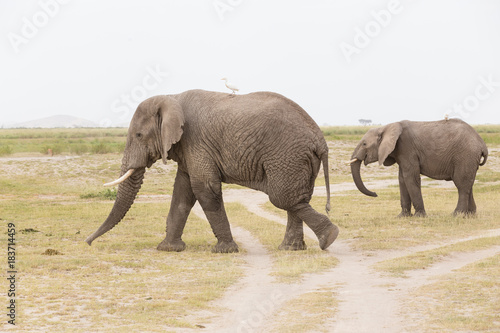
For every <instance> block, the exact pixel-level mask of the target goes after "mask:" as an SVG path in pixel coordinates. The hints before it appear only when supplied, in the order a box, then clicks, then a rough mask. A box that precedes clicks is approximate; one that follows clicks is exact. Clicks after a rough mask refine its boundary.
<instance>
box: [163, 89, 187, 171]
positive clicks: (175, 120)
mask: <svg viewBox="0 0 500 333" xmlns="http://www.w3.org/2000/svg"><path fill="white" fill-rule="evenodd" d="M158 117H159V123H160V136H161V142H162V151H161V158H162V160H163V163H167V157H168V151H169V150H170V148H172V145H173V144H174V143H177V142H178V141H179V140H180V139H181V136H182V132H183V129H182V127H183V126H184V112H183V111H182V107H181V105H180V104H179V102H177V101H176V100H175V99H173V98H172V97H168V96H165V98H164V100H163V101H162V102H161V103H160V106H159V109H158Z"/></svg>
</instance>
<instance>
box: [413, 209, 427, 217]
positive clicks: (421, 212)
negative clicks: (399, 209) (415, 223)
mask: <svg viewBox="0 0 500 333" xmlns="http://www.w3.org/2000/svg"><path fill="white" fill-rule="evenodd" d="M414 216H415V217H427V213H426V212H425V210H417V211H416V212H415V215H414Z"/></svg>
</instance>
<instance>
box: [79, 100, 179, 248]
mask: <svg viewBox="0 0 500 333" xmlns="http://www.w3.org/2000/svg"><path fill="white" fill-rule="evenodd" d="M183 125H184V114H183V111H182V108H181V106H180V104H179V103H178V102H177V101H176V100H175V99H174V98H172V97H169V96H155V97H151V98H149V99H147V100H145V101H144V102H142V103H141V104H140V105H139V106H138V107H137V110H136V111H135V114H134V116H133V118H132V121H131V122H130V126H129V129H128V135H127V144H126V146H125V151H124V152H123V159H122V166H121V177H120V178H119V179H117V180H115V181H114V182H111V183H107V184H105V185H107V186H113V185H117V184H120V185H119V186H118V192H117V195H116V200H115V203H114V205H113V209H112V210H111V213H109V216H108V218H107V219H106V221H104V223H103V224H102V225H101V226H100V227H99V229H97V231H96V232H94V233H93V234H92V235H90V236H89V237H88V238H87V239H86V240H85V241H86V242H87V243H88V244H89V245H90V244H92V241H93V240H94V239H96V238H97V237H99V236H101V235H102V234H104V233H106V232H108V231H109V230H111V229H112V228H113V227H114V226H115V225H117V224H118V223H119V222H120V221H121V220H122V219H123V217H124V216H125V214H126V213H127V211H128V210H129V209H130V207H131V206H132V203H133V202H134V200H135V197H136V195H137V192H139V189H140V188H141V185H142V181H143V179H144V172H145V171H146V167H148V168H149V167H151V165H153V163H154V162H156V161H157V160H159V159H160V158H161V159H162V160H163V162H164V163H166V162H167V158H168V154H169V151H170V149H171V148H172V145H173V144H175V143H176V142H178V141H179V140H180V139H181V136H182V132H183V129H182V127H183Z"/></svg>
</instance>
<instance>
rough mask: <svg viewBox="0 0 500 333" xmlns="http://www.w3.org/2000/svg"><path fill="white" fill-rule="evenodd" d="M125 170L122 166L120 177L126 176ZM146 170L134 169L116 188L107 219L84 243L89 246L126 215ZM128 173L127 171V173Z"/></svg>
mask: <svg viewBox="0 0 500 333" xmlns="http://www.w3.org/2000/svg"><path fill="white" fill-rule="evenodd" d="M125 171H126V170H123V166H122V176H123V175H125V174H126V172H125ZM145 171H146V168H138V169H136V170H135V171H134V172H133V173H132V175H130V176H129V177H128V178H127V179H126V180H124V181H123V182H122V183H121V184H120V185H119V186H118V193H117V194H116V200H115V203H114V205H113V209H111V213H109V216H108V218H107V219H106V221H104V223H103V224H102V225H101V226H100V227H99V229H97V230H96V231H95V232H94V233H93V234H92V235H90V236H89V237H88V238H87V239H86V240H85V241H86V242H87V243H88V244H89V245H91V244H92V242H93V241H94V239H96V238H97V237H99V236H101V235H103V234H104V233H106V232H108V231H109V230H111V229H113V227H114V226H115V225H117V224H118V223H119V222H120V221H121V220H122V219H123V217H124V216H125V214H127V212H128V210H129V209H130V207H131V206H132V203H133V202H134V200H135V197H136V196H137V193H138V192H139V190H140V188H141V185H142V181H143V179H144V172H145ZM127 172H128V171H127Z"/></svg>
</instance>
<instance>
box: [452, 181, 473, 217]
mask: <svg viewBox="0 0 500 333" xmlns="http://www.w3.org/2000/svg"><path fill="white" fill-rule="evenodd" d="M474 180H475V175H474V176H473V177H468V175H467V174H465V173H462V174H458V176H455V177H454V178H453V182H454V183H455V186H456V187H457V189H458V202H457V207H456V208H455V211H454V212H453V215H457V214H465V215H468V214H474V213H475V212H476V203H475V202H474V197H473V195H472V186H473V185H474Z"/></svg>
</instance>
